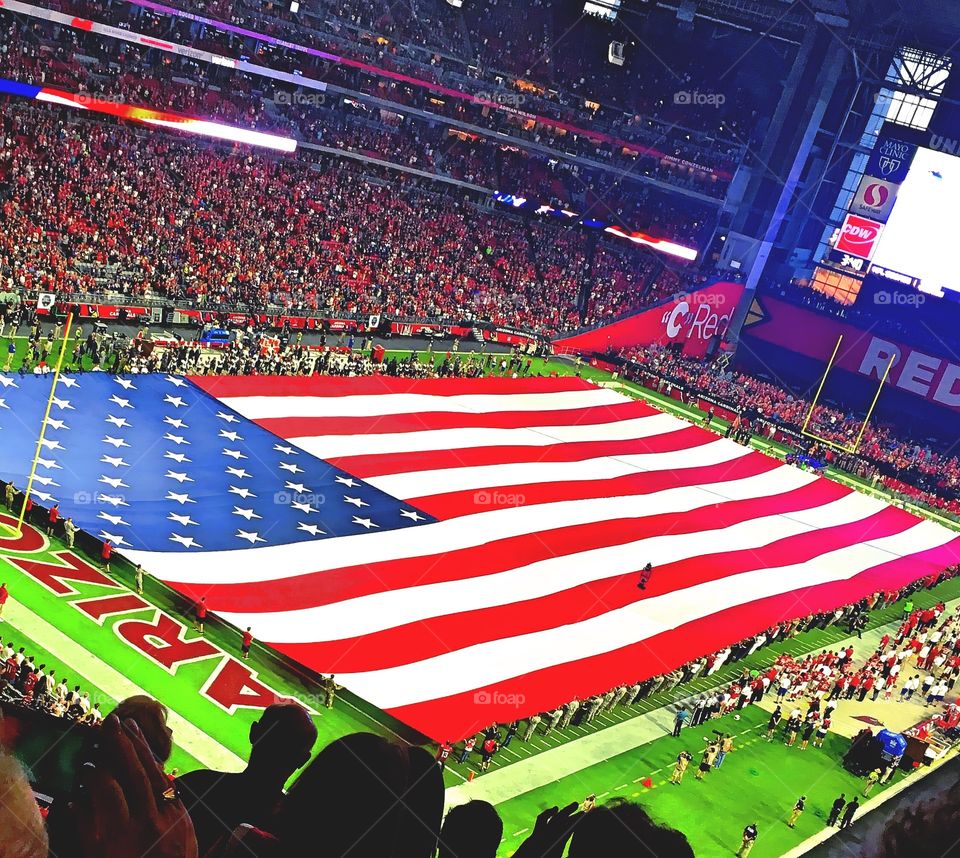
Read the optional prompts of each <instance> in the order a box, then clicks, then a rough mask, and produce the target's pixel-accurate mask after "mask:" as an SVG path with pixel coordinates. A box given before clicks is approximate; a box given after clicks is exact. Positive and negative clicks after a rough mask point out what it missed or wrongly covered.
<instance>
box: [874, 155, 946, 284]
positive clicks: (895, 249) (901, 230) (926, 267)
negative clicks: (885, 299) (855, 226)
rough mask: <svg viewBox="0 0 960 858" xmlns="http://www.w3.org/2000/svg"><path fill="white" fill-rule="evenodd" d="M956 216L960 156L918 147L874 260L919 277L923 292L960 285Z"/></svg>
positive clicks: (887, 267) (902, 272) (893, 269)
mask: <svg viewBox="0 0 960 858" xmlns="http://www.w3.org/2000/svg"><path fill="white" fill-rule="evenodd" d="M958 222H960V158H958V157H957V156H956V155H950V154H947V153H946V152H936V151H934V150H933V149H918V150H917V154H916V155H915V156H914V159H913V164H912V165H911V167H910V171H909V172H908V173H907V177H906V179H905V180H904V182H903V184H902V185H901V187H900V192H899V193H898V195H897V201H896V204H895V205H894V206H893V209H892V210H891V212H890V219H889V220H888V221H887V225H886V226H885V227H884V229H883V233H882V234H881V236H880V238H879V240H878V242H877V249H876V251H875V253H874V255H873V264H874V265H875V266H881V267H883V268H886V269H890V270H892V271H897V272H899V273H901V274H906V275H908V276H910V277H915V278H917V279H919V280H920V289H921V290H923V291H924V292H930V293H933V294H937V295H940V294H942V293H943V292H944V291H948V290H949V291H955V292H957V291H960V269H958V266H957V239H956V230H957V223H958Z"/></svg>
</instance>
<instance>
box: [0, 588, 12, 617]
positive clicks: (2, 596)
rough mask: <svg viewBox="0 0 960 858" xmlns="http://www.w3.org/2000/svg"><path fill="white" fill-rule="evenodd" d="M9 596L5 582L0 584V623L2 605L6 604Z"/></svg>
mask: <svg viewBox="0 0 960 858" xmlns="http://www.w3.org/2000/svg"><path fill="white" fill-rule="evenodd" d="M9 598H10V591H9V590H8V589H7V582H6V581H4V582H3V583H2V584H0V623H2V622H3V606H4V605H6V604H7V599H9Z"/></svg>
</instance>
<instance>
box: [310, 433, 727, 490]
mask: <svg viewBox="0 0 960 858" xmlns="http://www.w3.org/2000/svg"><path fill="white" fill-rule="evenodd" d="M715 440H716V437H715V436H714V435H711V434H709V433H707V432H704V431H703V430H702V429H697V428H696V427H695V426H689V427H687V428H681V429H677V430H676V431H675V432H664V433H663V434H660V435H651V436H650V437H648V438H628V439H626V440H624V441H571V442H570V443H566V444H563V443H560V444H546V445H544V446H542V447H533V446H530V445H516V446H513V445H511V446H503V447H465V448H463V449H461V450H422V451H418V452H412V453H370V454H367V455H363V456H339V457H334V458H331V459H327V460H326V461H328V462H330V464H332V465H334V466H335V467H337V468H340V469H341V470H344V471H346V472H347V473H350V474H353V476H355V477H358V478H359V479H362V480H364V479H367V480H368V479H371V478H373V477H383V476H386V475H388V474H410V473H414V472H418V471H433V470H441V469H443V468H474V467H480V466H483V465H515V464H518V463H521V462H582V461H583V460H584V459H598V458H600V457H601V456H630V455H639V454H641V453H673V452H675V451H677V450H688V449H691V448H693V447H699V446H701V445H703V444H706V443H709V442H710V441H715Z"/></svg>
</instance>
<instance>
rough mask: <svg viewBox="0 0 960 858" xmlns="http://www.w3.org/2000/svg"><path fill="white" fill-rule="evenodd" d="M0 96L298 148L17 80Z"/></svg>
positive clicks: (3, 83)
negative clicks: (27, 99) (28, 99)
mask: <svg viewBox="0 0 960 858" xmlns="http://www.w3.org/2000/svg"><path fill="white" fill-rule="evenodd" d="M0 93H3V94H6V95H15V96H19V97H21V98H32V99H34V100H36V101H45V102H48V103H50V104H59V105H62V106H64V107H72V108H75V109H77V110H92V111H93V112H95V113H106V114H108V115H110V116H116V117H118V118H120V119H130V120H133V121H134V122H142V123H144V124H145V125H159V126H161V127H163V128H171V129H174V130H176V131H185V132H187V133H188V134H197V135H199V136H201V137H213V138H216V139H217V140H229V141H231V142H233V143H246V144H248V145H250V146H261V147H263V148H266V149H274V150H276V151H278V152H294V151H296V148H297V141H296V140H294V139H293V138H292V137H281V136H280V135H278V134H266V133H265V132H263V131H252V130H251V129H249V128H236V127H234V126H233V125H224V124H222V123H220V122H211V121H210V120H207V119H197V118H195V117H192V116H182V115H181V114H179V113H169V112H168V111H166V110H154V109H153V108H150V107H142V106H139V105H134V104H124V103H123V102H119V101H109V100H106V99H102V98H94V97H93V96H89V95H86V94H84V95H79V94H76V93H72V92H64V91H63V90H59V89H53V88H52V87H49V86H34V85H32V84H25V83H20V82H19V81H15V80H7V79H6V78H0Z"/></svg>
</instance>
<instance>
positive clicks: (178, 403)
mask: <svg viewBox="0 0 960 858" xmlns="http://www.w3.org/2000/svg"><path fill="white" fill-rule="evenodd" d="M163 401H164V402H167V403H169V404H170V405H172V406H173V407H174V408H182V407H183V406H184V405H186V404H187V403H186V402H184V400H183V399H181V398H180V397H179V396H171V395H170V394H169V393H168V394H167V395H166V396H164V397H163Z"/></svg>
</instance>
